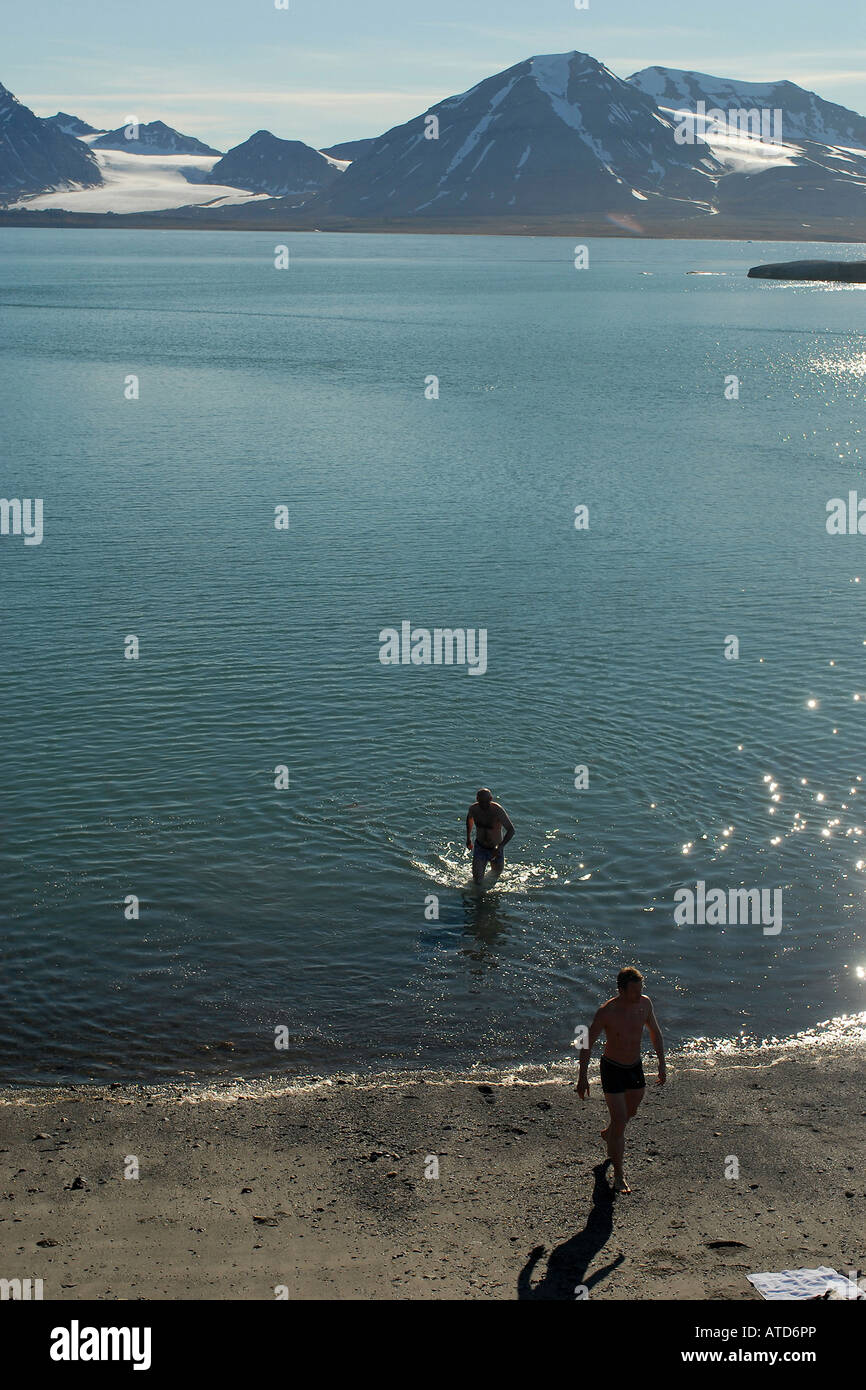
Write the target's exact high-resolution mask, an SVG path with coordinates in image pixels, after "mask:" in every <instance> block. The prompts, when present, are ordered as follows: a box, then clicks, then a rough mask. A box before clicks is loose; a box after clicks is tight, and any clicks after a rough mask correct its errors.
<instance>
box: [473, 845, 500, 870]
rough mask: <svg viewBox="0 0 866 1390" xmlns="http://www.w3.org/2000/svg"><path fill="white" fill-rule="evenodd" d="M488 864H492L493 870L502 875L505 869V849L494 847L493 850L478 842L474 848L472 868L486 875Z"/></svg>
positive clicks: (498, 846)
mask: <svg viewBox="0 0 866 1390" xmlns="http://www.w3.org/2000/svg"><path fill="white" fill-rule="evenodd" d="M488 864H492V865H493V868H494V869H495V870H497V871H498V872H500V873H501V872H502V870H503V869H504V868H505V847H504V846H503V845H494V846H493V847H492V848H491V847H489V846H488V845H479V843H478V841H477V840H476V841H475V844H474V845H473V846H472V868H473V869H480V871H481V873H484V870H485V869H486V868H487V865H488Z"/></svg>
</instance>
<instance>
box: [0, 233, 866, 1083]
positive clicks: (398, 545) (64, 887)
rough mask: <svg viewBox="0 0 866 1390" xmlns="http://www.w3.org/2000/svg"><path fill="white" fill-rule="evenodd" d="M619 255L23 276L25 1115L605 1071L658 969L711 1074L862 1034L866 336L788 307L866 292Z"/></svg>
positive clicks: (11, 261)
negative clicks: (100, 1105)
mask: <svg viewBox="0 0 866 1390" xmlns="http://www.w3.org/2000/svg"><path fill="white" fill-rule="evenodd" d="M279 242H284V243H285V244H287V245H288V246H289V248H290V253H291V264H290V268H289V269H288V270H282V271H280V270H276V269H275V268H274V244H275V243H279ZM589 247H590V265H589V269H586V270H582V271H577V270H576V269H575V268H574V263H573V258H574V246H573V244H572V243H571V242H569V241H568V240H564V239H553V238H551V239H543V238H531V239H521V238H484V237H478V238H472V237H449V236H443V237H427V236H417V237H413V236H406V237H401V236H391V237H388V236H351V235H346V236H340V235H315V234H304V235H299V234H280V235H273V234H255V233H219V232H162V233H153V232H111V231H93V232H86V231H65V230H57V231H55V230H41V229H39V230H31V229H20V230H19V229H15V230H7V229H4V230H3V231H2V233H0V352H2V383H3V384H2V392H3V405H4V418H5V428H4V441H3V443H4V447H3V455H4V456H3V476H2V487H0V492H2V495H3V496H5V497H9V498H11V497H41V498H43V499H44V540H43V542H42V544H41V545H32V546H27V545H24V544H23V540H22V538H20V537H19V538H15V537H10V536H4V537H2V538H0V569H2V596H3V611H2V625H0V636H2V670H0V692H2V711H3V723H2V752H0V771H2V783H3V802H4V809H3V813H2V829H3V853H4V859H5V866H4V870H3V879H2V884H3V886H2V912H3V969H2V979H0V1057H2V1075H3V1078H4V1079H6V1080H17V1081H30V1080H37V1079H44V1080H59V1079H66V1080H81V1079H86V1078H90V1077H93V1078H97V1079H114V1078H116V1079H130V1078H132V1079H134V1078H159V1077H170V1076H173V1075H178V1074H184V1073H186V1074H193V1075H196V1076H200V1075H208V1074H213V1073H222V1074H231V1075H234V1074H237V1075H253V1074H259V1075H264V1074H267V1073H276V1074H285V1075H287V1076H294V1075H298V1074H310V1073H328V1072H334V1071H338V1070H340V1071H346V1070H353V1069H355V1070H357V1069H360V1070H363V1069H376V1068H393V1067H402V1066H411V1067H417V1066H419V1065H425V1066H447V1067H457V1066H465V1065H468V1064H472V1063H475V1062H479V1063H483V1064H485V1065H492V1066H499V1065H503V1066H511V1065H516V1064H521V1063H529V1062H535V1061H544V1060H549V1059H557V1058H565V1057H569V1056H571V1057H573V1056H574V1053H573V1052H572V1051H570V1043H571V1040H572V1036H573V1033H574V1029H575V1026H576V1025H577V1024H579V1023H581V1022H586V1021H588V1018H589V1017H590V1015H591V1011H592V1009H593V1008H594V1006H595V1004H596V1003H597V1002H598V1001H599V1000H600V999H601V998H603V997H606V995H607V994H608V993H609V991H610V989H611V982H612V977H613V976H614V975H615V972H616V970H617V969H618V968H619V967H620V966H621V965H622V964H624V963H630V962H633V963H637V964H638V965H639V966H640V967H641V968H642V969H643V970H644V971H645V973H646V977H647V989H648V991H649V993H650V994H651V995H652V997H653V999H654V1000H655V1003H656V1008H657V1012H658V1014H659V1017H660V1019H661V1020H662V1023H663V1025H664V1026H665V1028H666V1031H667V1035H668V1038H669V1040H670V1041H671V1042H684V1041H686V1040H688V1039H694V1038H702V1037H706V1038H719V1037H726V1036H740V1035H741V1036H744V1037H749V1038H758V1039H760V1038H767V1037H772V1036H783V1035H788V1034H790V1033H792V1032H794V1031H796V1030H799V1029H802V1028H806V1027H809V1026H812V1025H814V1024H816V1023H818V1022H820V1021H821V1020H824V1019H827V1018H829V1017H831V1016H835V1015H840V1014H843V1013H846V1012H851V1011H856V1010H859V1009H861V1008H862V1007H863V995H862V991H863V988H864V984H863V979H862V970H861V973H860V974H859V975H858V969H859V968H861V967H862V966H863V965H864V964H866V946H864V943H863V911H864V888H866V876H864V871H863V859H864V857H866V850H864V848H863V843H862V830H863V828H864V826H866V790H864V787H866V784H864V783H862V782H861V780H860V779H861V777H862V775H863V773H864V763H866V758H864V747H866V739H864V716H866V677H864V671H863V663H864V653H866V647H864V642H866V622H864V615H863V598H864V591H866V538H864V537H862V536H830V535H828V533H827V530H826V526H825V519H826V504H827V501H828V500H829V499H830V498H832V497H847V494H848V491H849V490H850V489H859V492H860V495H861V496H862V495H866V481H864V475H863V463H862V456H861V446H862V438H861V429H862V413H863V391H864V384H866V338H864V332H863V315H864V307H866V299H864V297H863V291H862V289H861V288H859V287H855V286H847V285H846V286H842V285H824V286H817V285H786V284H782V283H774V282H755V281H749V280H747V279H746V274H745V273H746V270H747V269H748V267H749V266H750V265H752V264H755V263H756V262H759V261H767V260H787V259H793V258H795V257H797V256H801V255H802V256H816V255H821V256H833V255H845V254H848V251H849V250H850V248H849V249H846V248H843V247H838V248H837V247H827V246H821V247H814V246H810V245H805V244H804V245H802V246H792V245H790V244H787V245H784V246H779V245H772V246H771V245H758V244H747V243H739V244H737V243H733V244H723V243H708V242H652V241H649V242H644V241H640V240H626V239H611V240H599V241H593V242H590V243H589ZM691 270H696V271H702V272H705V273H704V274H701V275H688V274H687V273H686V272H688V271H691ZM130 374H135V375H136V376H137V377H138V378H139V382H140V396H139V399H137V400H127V399H125V396H124V384H125V381H126V379H127V377H128V376H129V375H130ZM431 374H435V375H436V376H438V378H439V380H440V394H439V399H438V400H429V399H426V398H425V390H424V387H425V379H426V378H428V377H429V376H430V375H431ZM731 375H736V376H737V377H738V378H739V380H740V395H739V399H738V400H727V399H725V394H724V387H725V378H726V377H728V376H731ZM280 504H285V505H287V506H288V508H289V514H290V527H289V529H288V531H280V530H277V529H275V527H274V508H275V507H276V506H278V505H280ZM579 504H586V505H587V506H588V507H589V515H590V524H589V529H588V530H586V531H577V530H575V528H574V508H575V507H576V506H577V505H579ZM859 581H862V582H859ZM403 620H409V621H410V622H411V623H412V625H413V626H415V627H428V628H433V627H435V626H442V627H451V628H474V629H479V628H486V630H487V633H488V670H487V672H486V673H485V674H484V675H478V676H472V675H469V674H468V672H467V670H466V669H465V668H460V667H450V668H449V667H425V666H418V667H415V666H411V665H408V666H406V665H401V666H394V667H391V666H384V665H382V664H381V663H380V661H379V633H380V630H382V629H384V628H386V627H391V626H395V627H399V625H400V623H401V621H403ZM130 634H135V635H136V636H137V637H138V639H139V641H140V659H139V660H138V661H128V660H125V659H124V642H125V639H126V638H127V636H128V635H130ZM729 635H736V636H737V637H738V638H739V643H740V656H739V660H736V661H732V660H731V661H729V660H725V657H724V646H725V640H726V638H727V637H728V636H729ZM861 693H862V696H863V698H862V699H859V700H858V699H857V698H856V697H857V696H858V695H860V694H861ZM579 764H585V765H587V767H588V769H589V786H588V788H587V789H585V790H581V791H578V790H576V789H575V787H574V769H575V767H576V766H577V765H579ZM278 765H285V766H286V767H287V768H288V770H289V779H290V781H289V787H288V789H287V790H276V789H275V787H274V778H275V771H274V770H275V768H276V767H277V766H278ZM485 784H486V785H488V786H490V787H492V788H493V791H494V794H495V795H496V796H497V797H498V798H499V799H500V800H501V801H502V802H503V803H504V805H505V806H506V808H507V810H508V811H509V813H510V815H511V817H512V819H513V821H514V823H515V825H516V827H517V836H516V838H515V840H514V842H513V845H511V846H510V847H509V854H508V863H509V868H508V872H507V875H506V876H505V878H504V879H503V881H502V883H501V885H500V887H499V888H498V889H497V890H496V891H495V892H491V893H488V894H486V895H485V896H483V897H478V896H477V895H475V894H474V893H473V892H472V890H471V889H468V888H467V880H468V877H469V869H468V856H467V855H466V852H465V850H464V848H463V839H464V835H463V816H464V815H465V812H466V808H467V807H468V805H469V803H470V801H471V800H472V798H473V795H474V793H475V790H476V788H477V787H479V786H481V785H485ZM698 880H703V881H705V882H706V884H707V888H708V889H710V888H712V887H721V888H725V889H728V888H731V887H739V886H744V887H746V888H755V887H758V888H769V889H773V888H782V889H783V894H784V897H783V903H784V908H783V928H782V931H781V932H780V933H779V934H778V935H776V936H770V935H765V934H764V933H763V931H762V929H761V927H760V926H757V925H735V926H726V927H722V926H710V925H695V926H688V925H682V926H679V925H676V924H675V922H674V916H673V912H674V898H673V895H674V893H675V891H676V890H677V889H678V888H679V887H681V886H689V885H690V886H692V887H693V886H694V885H695V883H696V882H697V881H698ZM130 894H134V895H136V896H137V897H138V898H139V899H140V903H141V907H140V917H139V919H138V920H128V919H127V917H126V916H125V913H124V902H125V900H126V899H127V896H128V895H130ZM431 894H436V895H437V896H438V902H439V917H438V920H428V918H427V917H425V903H428V902H429V895H431ZM281 1025H284V1026H285V1028H286V1029H287V1042H288V1046H287V1047H286V1048H285V1050H276V1049H275V1047H274V1036H275V1034H274V1030H275V1029H276V1028H278V1027H279V1026H281Z"/></svg>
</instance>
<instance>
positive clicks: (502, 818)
mask: <svg viewBox="0 0 866 1390" xmlns="http://www.w3.org/2000/svg"><path fill="white" fill-rule="evenodd" d="M496 814H497V816H498V817H499V824H500V825H501V826H502V827H503V828H504V830H505V839H504V840H503V841H502V844H501V845H500V849H504V848H505V846H506V845H507V844H508V841H509V840H511V839H513V838H514V826H513V825H512V824H511V821H510V820H509V818H508V812H507V811H506V809H505V807H504V806H500V805H499V803H498V802H497V804H496Z"/></svg>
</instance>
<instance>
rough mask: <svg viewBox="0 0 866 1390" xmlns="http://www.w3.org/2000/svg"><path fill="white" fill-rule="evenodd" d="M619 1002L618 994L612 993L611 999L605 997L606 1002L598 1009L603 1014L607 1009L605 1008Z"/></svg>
mask: <svg viewBox="0 0 866 1390" xmlns="http://www.w3.org/2000/svg"><path fill="white" fill-rule="evenodd" d="M618 1003H619V999H618V997H617V995H615V994H612V995H611V997H610V998H609V999H605V1001H604V1003H603V1004H602V1005H601V1006H600V1007H599V1010H598V1011H599V1013H600V1014H603V1013H604V1011H605V1009H609V1008H610V1006H611V1005H612V1004H618Z"/></svg>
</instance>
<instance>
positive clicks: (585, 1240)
mask: <svg viewBox="0 0 866 1390" xmlns="http://www.w3.org/2000/svg"><path fill="white" fill-rule="evenodd" d="M608 1162H609V1160H607V1159H606V1160H605V1161H604V1163H599V1164H597V1166H596V1167H595V1168H593V1170H592V1171H593V1173H594V1175H595V1184H594V1186H593V1191H592V1210H591V1211H590V1213H589V1216H588V1217H587V1220H586V1225H585V1226H584V1228H583V1230H582V1231H578V1232H577V1234H576V1235H573V1236H571V1238H570V1239H569V1240H567V1241H566V1242H565V1243H564V1244H563V1245H557V1247H556V1249H555V1250H552V1251H551V1253H550V1256H549V1258H548V1261H547V1269H546V1271H545V1273H544V1276H543V1278H541V1279H540V1280H539V1282H538V1283H537V1284H533V1283H532V1275H533V1273H534V1271H535V1266H536V1265H537V1264H538V1262H539V1260H540V1259H541V1258H542V1256H543V1255H544V1246H543V1245H537V1246H536V1247H535V1249H534V1250H533V1251H532V1253H531V1254H530V1256H529V1259H528V1260H527V1262H526V1264H525V1265H524V1266H523V1269H522V1270H521V1271H520V1275H519V1277H518V1280H517V1297H518V1298H519V1299H532V1298H539V1299H555V1300H559V1301H565V1302H570V1303H574V1302H576V1301H577V1289H578V1286H579V1285H581V1284H582V1285H584V1286H585V1287H586V1289H587V1290H590V1289H593V1288H594V1287H595V1285H596V1284H598V1283H600V1281H601V1280H602V1279H605V1278H607V1276H608V1274H610V1272H611V1270H614V1269H616V1267H617V1265H621V1264H622V1262H623V1260H624V1259H625V1256H624V1255H617V1257H616V1259H615V1260H611V1262H610V1264H606V1265H603V1266H602V1267H601V1269H596V1270H594V1271H593V1273H592V1274H591V1275H590V1277H589V1278H588V1279H587V1278H586V1277H585V1276H586V1271H587V1269H588V1268H589V1266H590V1264H591V1263H592V1261H593V1260H594V1259H595V1257H596V1255H597V1254H598V1252H599V1251H600V1250H603V1249H604V1247H605V1245H607V1242H608V1240H609V1239H610V1235H611V1232H612V1231H613V1203H614V1196H613V1192H612V1191H611V1188H610V1185H609V1183H608V1181H607V1178H606V1176H605V1174H606V1172H607V1166H608Z"/></svg>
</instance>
